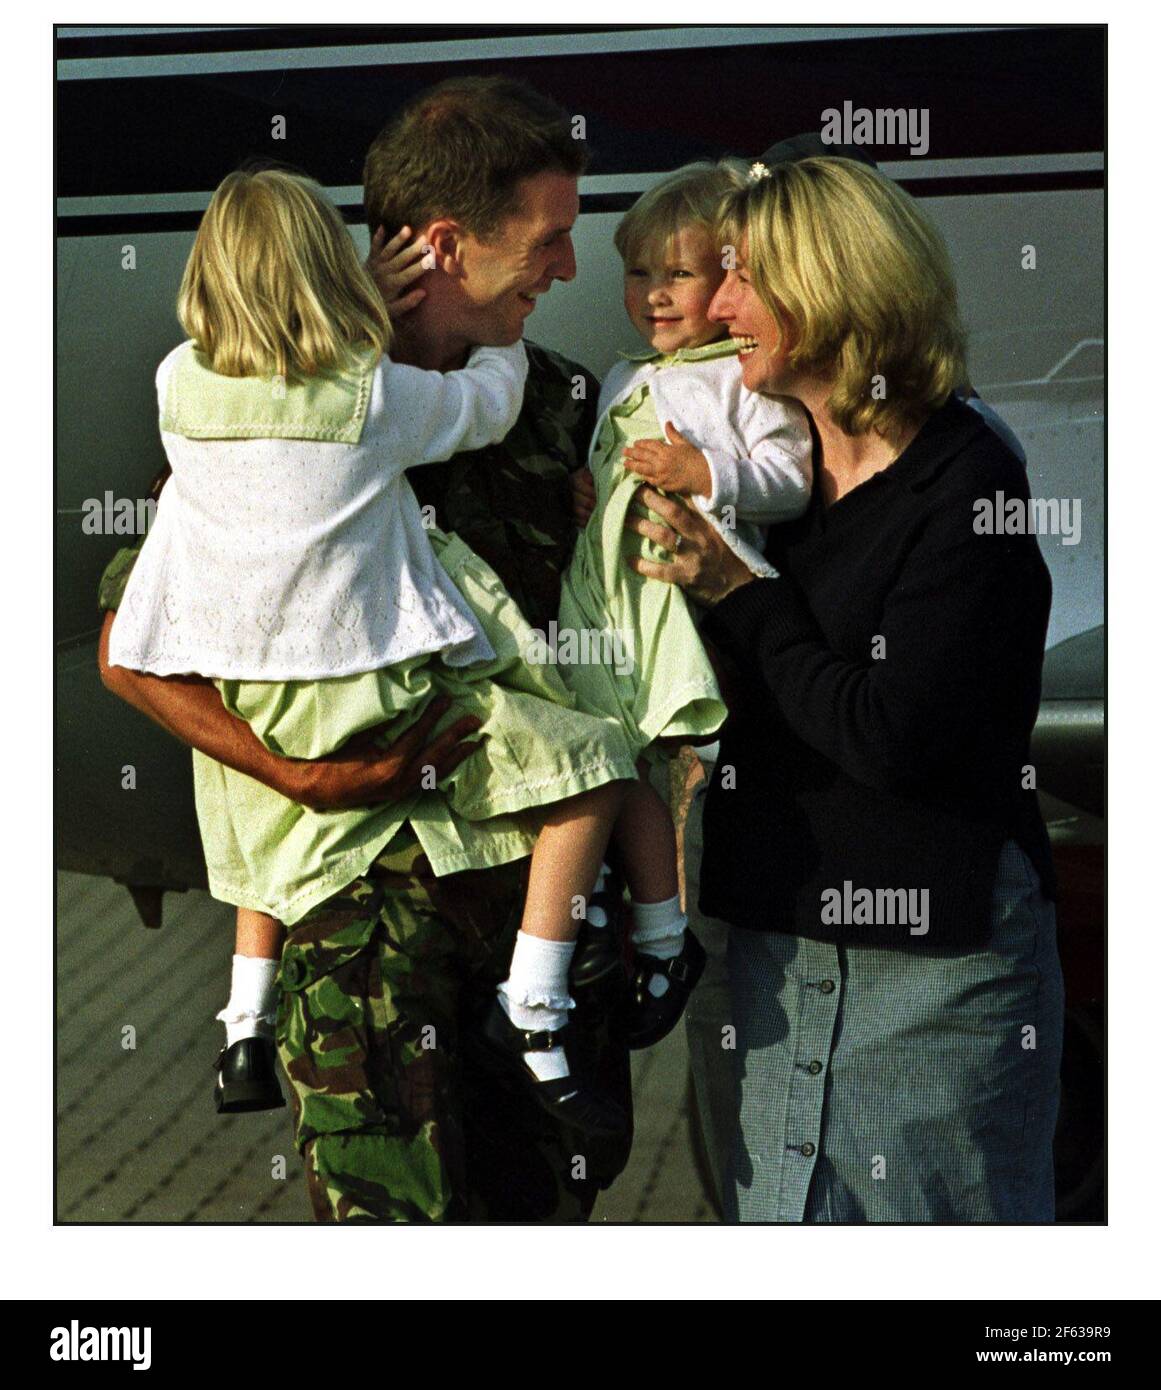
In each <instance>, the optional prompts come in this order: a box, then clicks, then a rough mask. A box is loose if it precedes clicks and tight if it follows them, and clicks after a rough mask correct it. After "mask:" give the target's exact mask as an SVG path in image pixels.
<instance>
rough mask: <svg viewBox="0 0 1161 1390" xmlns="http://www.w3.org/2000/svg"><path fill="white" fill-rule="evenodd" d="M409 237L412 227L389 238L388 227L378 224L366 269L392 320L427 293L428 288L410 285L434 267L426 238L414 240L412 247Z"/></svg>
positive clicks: (409, 310)
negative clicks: (409, 243) (429, 256)
mask: <svg viewBox="0 0 1161 1390" xmlns="http://www.w3.org/2000/svg"><path fill="white" fill-rule="evenodd" d="M410 236H411V228H410V227H401V228H400V229H399V231H398V233H397V234H396V235H395V236H393V237H392V238H391V240H390V241H388V240H387V230H386V228H385V227H379V228H377V229H376V231H375V235H374V236H373V237H372V238H371V253H370V255H369V256H368V257H367V271H368V273H369V274H370V276H371V279H372V280H374V282H375V284H376V286H377V287H378V290H379V293H380V294H381V295H382V296H383V303H384V304H385V305H386V306H387V316H388V318H392V319H398V318H402V317H403V315H404V314H407V313H410V312H411V310H412V309H414V308H415V306H416V305H417V304H418V303H419V302H420V300H421V299H424V298H426V296H427V291H426V290H425V289H423V288H421V287H420V286H416V287H415V288H414V289H411V290H409V289H408V286H409V285H411V284H413V283H414V282H415V281H416V280H418V279H419V277H420V276H421V275H422V274H423V273H424V272H425V271H428V270H431V269H432V266H431V262H430V261H429V259H428V253H429V252H430V251H431V247H430V246H428V245H427V243H426V242H423V241H413V242H412V243H411V245H410V246H409V245H408V244H407V242H408V238H409V237H410Z"/></svg>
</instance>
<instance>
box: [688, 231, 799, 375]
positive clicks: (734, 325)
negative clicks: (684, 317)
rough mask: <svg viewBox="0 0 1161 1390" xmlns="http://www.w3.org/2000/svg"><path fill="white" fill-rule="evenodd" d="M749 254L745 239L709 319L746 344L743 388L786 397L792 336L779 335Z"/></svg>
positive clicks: (741, 356)
mask: <svg viewBox="0 0 1161 1390" xmlns="http://www.w3.org/2000/svg"><path fill="white" fill-rule="evenodd" d="M746 254H747V246H746V238H745V237H742V238H741V239H740V242H739V245H738V247H737V264H736V266H735V268H734V269H733V270H729V271H727V272H726V278H725V279H724V280H723V281H722V285H721V288H720V289H719V290H718V292H717V294H715V295H714V297H713V303H712V304H711V305H710V306H709V309H708V311H707V317H709V318H710V319H712V320H713V321H714V322H715V323H724V324H725V325H726V327H727V328H728V329H729V332H730V336H731V337H732V338H734V339H735V341H737V342H740V343H741V344H742V348H741V351H740V352H739V353H738V361H739V362H741V364H742V385H743V386H745V387H746V388H747V389H748V390H750V391H763V392H765V393H766V394H767V395H777V394H784V393H785V392H786V383H787V378H788V369H787V364H786V358H787V356H788V354H789V350H790V344H789V336H790V335H789V333H788V332H785V331H784V332H783V333H782V334H781V335H779V324H778V320H777V318H775V316H774V315H773V314H772V313H771V312H770V310H769V309H768V308H767V307H766V305H765V304H764V303H763V301H762V299H761V297H760V295H759V294H758V291H757V289H756V288H755V286H754V283H753V281H752V279H751V278H750V271H749V268H748V266H747V264H746ZM780 337H781V341H780V340H779V339H780Z"/></svg>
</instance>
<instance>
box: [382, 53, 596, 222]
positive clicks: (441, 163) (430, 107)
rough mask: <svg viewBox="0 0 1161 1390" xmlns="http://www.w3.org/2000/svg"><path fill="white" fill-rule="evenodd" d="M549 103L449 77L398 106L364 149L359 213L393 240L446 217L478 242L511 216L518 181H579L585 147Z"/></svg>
mask: <svg viewBox="0 0 1161 1390" xmlns="http://www.w3.org/2000/svg"><path fill="white" fill-rule="evenodd" d="M573 129H574V125H573V120H572V118H571V117H570V116H569V115H568V113H567V112H566V111H565V110H564V109H563V108H562V107H560V106H558V105H557V104H556V102H554V101H552V100H551V99H550V98H549V97H546V96H543V95H542V94H541V93H540V92H537V91H535V90H534V89H533V88H531V87H528V86H526V85H525V84H524V83H523V82H517V81H515V80H514V79H513V78H509V77H457V78H452V79H451V80H450V81H447V82H441V83H440V84H439V85H438V86H437V87H432V88H431V89H430V90H429V91H426V92H423V93H422V94H421V95H420V96H418V97H416V98H415V99H414V100H413V101H410V102H408V103H407V105H406V106H404V107H403V108H402V109H401V110H400V111H397V112H396V114H395V115H394V116H393V117H392V118H391V120H389V121H388V122H387V124H386V125H385V126H384V127H383V129H382V130H381V131H380V132H379V134H378V135H377V136H376V137H375V139H374V140H373V141H372V143H371V148H370V149H369V150H368V151H367V159H366V162H365V164H364V165H363V208H364V212H365V214H366V218H367V225H368V227H369V228H370V230H371V232H372V233H374V231H375V229H376V228H377V227H380V226H382V227H385V228H386V229H387V234H388V235H389V236H393V235H394V234H395V233H396V232H397V231H398V230H399V228H400V227H402V226H404V225H405V224H406V225H407V226H409V227H411V228H412V229H413V230H418V229H419V228H420V227H423V226H425V225H426V224H428V223H429V222H431V221H433V220H434V219H435V218H437V217H452V218H454V219H455V220H456V221H457V222H459V223H460V225H461V226H462V227H463V228H464V229H465V230H466V231H468V232H470V233H471V234H472V235H473V236H474V237H477V238H478V239H479V240H481V241H486V240H488V238H489V237H490V236H492V234H493V233H494V232H495V231H496V229H497V228H498V227H499V226H500V224H501V223H502V222H503V221H504V219H505V218H506V217H508V216H510V215H511V214H512V213H514V212H515V211H516V210H517V206H518V201H519V195H518V193H517V185H518V184H519V183H520V182H521V180H523V179H526V178H531V177H532V176H533V175H535V174H541V173H544V172H545V171H546V170H559V171H560V172H562V173H566V174H572V175H579V174H581V173H582V172H583V170H584V169H585V167H586V165H587V164H588V157H589V156H588V148H587V146H586V145H585V142H584V140H583V139H576V138H574V135H573Z"/></svg>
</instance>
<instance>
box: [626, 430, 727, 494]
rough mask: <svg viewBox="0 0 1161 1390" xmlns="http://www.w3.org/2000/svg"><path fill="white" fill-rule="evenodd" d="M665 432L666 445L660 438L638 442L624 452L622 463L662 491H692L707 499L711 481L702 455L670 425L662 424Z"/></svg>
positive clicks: (711, 485) (707, 466) (710, 491)
mask: <svg viewBox="0 0 1161 1390" xmlns="http://www.w3.org/2000/svg"><path fill="white" fill-rule="evenodd" d="M665 432H666V434H667V435H668V436H669V441H670V442H669V443H668V444H665V443H663V442H662V441H661V440H660V439H640V440H638V441H637V443H636V444H630V445H629V447H628V448H627V449H626V450H625V451H624V453H623V454H622V455H621V461H622V463H624V465H625V467H626V468H627V469H628V470H629V471H630V472H631V473H636V474H637V476H638V477H639V478H643V479H644V480H645V482H647V483H651V484H652V485H653V486H654V487H660V488H664V489H665V491H666V492H680V493H695V492H696V493H700V494H701V495H702V496H704V497H708V496H709V495H710V494H711V493H712V491H713V478H712V476H711V474H710V469H709V464H708V463H707V462H706V457H705V455H704V454H703V453H702V451H701V450H700V449H695V448H694V446H693V445H692V444H690V443H689V442H688V441H687V440H685V439H684V438H683V437H682V435H681V434H680V433H679V431H678V430H677V428H676V426H674V425H673V424H672V422H670V421H666V424H665Z"/></svg>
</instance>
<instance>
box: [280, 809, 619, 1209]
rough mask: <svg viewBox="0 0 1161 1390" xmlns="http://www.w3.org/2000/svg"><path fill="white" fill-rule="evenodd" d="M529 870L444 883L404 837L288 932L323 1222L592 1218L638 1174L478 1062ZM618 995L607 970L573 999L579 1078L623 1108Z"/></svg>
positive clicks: (307, 1122)
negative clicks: (479, 1034) (479, 1032)
mask: <svg viewBox="0 0 1161 1390" xmlns="http://www.w3.org/2000/svg"><path fill="white" fill-rule="evenodd" d="M527 864H528V861H527V860H525V861H523V862H522V863H517V864H511V865H505V866H503V867H501V868H499V869H489V870H486V871H469V872H467V873H462V874H455V875H453V876H451V877H447V878H442V879H435V878H433V877H432V876H431V874H430V872H429V871H427V863H426V860H425V859H424V858H423V857H422V855H421V852H420V850H419V847H418V846H417V845H416V844H415V843H414V841H413V840H412V841H411V842H410V843H409V844H407V845H404V846H402V847H400V841H399V837H397V839H396V841H395V842H393V844H392V846H391V847H389V849H388V851H387V852H385V853H384V854H383V855H382V856H380V858H379V859H378V860H377V861H376V862H375V863H374V864H373V865H372V866H371V868H370V869H369V870H368V871H367V873H366V874H365V875H364V876H363V877H362V878H359V879H356V880H355V882H354V883H352V884H350V885H349V886H348V887H347V888H346V889H344V890H343V891H342V892H341V893H337V894H335V895H334V896H333V897H331V898H329V899H328V900H327V901H326V902H324V903H322V904H320V905H319V906H318V907H317V908H315V909H314V910H313V911H311V912H310V913H309V914H308V915H307V916H306V917H305V918H303V919H302V920H301V921H300V922H298V923H296V924H295V926H294V927H293V928H291V930H290V931H289V932H288V935H287V940H286V944H285V947H284V949H283V954H282V965H281V971H280V981H281V984H282V989H283V992H282V1002H281V1005H280V1008H279V1016H278V1025H277V1031H278V1050H279V1055H280V1057H281V1060H282V1064H283V1067H284V1069H285V1071H286V1074H287V1077H288V1078H289V1080H290V1083H291V1090H292V1102H293V1107H294V1126H295V1143H296V1145H297V1147H298V1149H299V1152H300V1153H301V1154H302V1157H303V1160H304V1163H305V1166H306V1180H307V1188H308V1191H309V1194H310V1199H311V1205H312V1207H313V1210H314V1216H315V1219H316V1220H317V1221H352V1222H384V1221H386V1222H399V1221H403V1222H412V1221H417V1222H428V1221H526V1222H530V1221H584V1220H587V1218H588V1216H589V1214H590V1212H591V1210H592V1207H593V1203H594V1202H595V1200H596V1196H597V1193H598V1191H599V1190H600V1189H601V1188H603V1187H607V1186H608V1185H609V1183H610V1182H611V1181H612V1180H613V1178H614V1177H615V1176H616V1175H617V1173H619V1172H620V1171H621V1169H622V1168H623V1167H624V1165H625V1163H626V1162H627V1160H628V1155H629V1144H628V1143H624V1144H619V1145H616V1146H615V1148H614V1147H612V1146H610V1148H609V1149H607V1150H604V1151H599V1150H597V1149H596V1147H595V1146H593V1145H590V1146H588V1151H586V1152H581V1151H580V1150H581V1147H582V1146H581V1144H580V1141H579V1139H578V1138H577V1137H576V1136H575V1135H572V1134H570V1133H568V1132H566V1131H563V1130H562V1129H561V1128H560V1127H559V1126H557V1125H556V1123H555V1122H554V1120H553V1119H552V1118H551V1117H550V1116H549V1115H547V1114H546V1113H545V1112H543V1111H541V1110H540V1109H539V1107H538V1106H537V1105H536V1104H535V1102H534V1101H533V1100H531V1099H529V1098H528V1097H526V1096H525V1095H524V1093H523V1092H522V1091H521V1090H520V1089H519V1088H517V1089H516V1090H515V1091H511V1090H503V1089H501V1088H500V1087H499V1086H498V1085H497V1083H496V1081H495V1080H494V1079H493V1076H492V1075H491V1073H490V1072H489V1071H487V1070H486V1069H485V1068H484V1067H482V1066H481V1064H480V1062H479V1060H478V1059H477V1058H476V1056H475V1053H474V1048H473V1041H474V1035H475V1032H476V1028H477V1024H476V1017H477V1015H478V1013H479V1011H480V1010H481V1009H482V1007H483V1006H484V1005H485V1004H486V1003H487V1001H488V999H489V998H490V997H491V994H492V993H493V992H494V990H495V987H496V985H497V984H498V983H499V982H500V981H501V980H503V979H504V978H505V976H506V975H507V973H508V963H509V959H510V957H511V952H512V946H513V943H514V941H515V935H516V931H517V929H518V926H519V920H520V906H521V903H522V900H523V888H524V883H525V879H526V874H527ZM594 990H595V991H598V994H596V995H594V997H586V996H587V994H588V993H589V992H591V991H594ZM624 990H625V981H624V980H623V979H621V978H620V977H619V976H618V975H617V973H616V972H614V976H613V977H612V979H611V980H610V977H606V979H605V980H604V981H602V982H600V983H599V984H598V985H595V986H590V987H589V989H588V991H586V990H577V991H575V992H574V993H575V997H576V1001H577V1008H576V1010H575V1012H574V1020H573V1025H572V1026H571V1027H570V1032H572V1033H574V1034H575V1043H574V1044H573V1045H572V1050H570V1063H571V1064H572V1065H573V1066H574V1067H577V1068H580V1069H582V1070H583V1071H584V1072H585V1073H586V1074H587V1075H589V1076H591V1077H593V1078H594V1079H595V1080H596V1081H597V1082H598V1083H599V1084H600V1085H602V1086H603V1087H604V1088H605V1089H607V1090H609V1091H610V1092H611V1093H612V1094H614V1095H615V1096H616V1098H617V1099H618V1100H619V1101H620V1102H621V1103H622V1104H623V1105H625V1106H626V1108H628V1107H629V1106H630V1105H631V1094H630V1083H629V1054H628V1049H627V1046H626V1044H625V1038H624V1019H623V1009H624V997H623V996H624Z"/></svg>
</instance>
